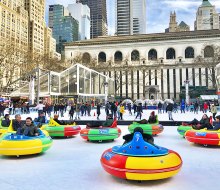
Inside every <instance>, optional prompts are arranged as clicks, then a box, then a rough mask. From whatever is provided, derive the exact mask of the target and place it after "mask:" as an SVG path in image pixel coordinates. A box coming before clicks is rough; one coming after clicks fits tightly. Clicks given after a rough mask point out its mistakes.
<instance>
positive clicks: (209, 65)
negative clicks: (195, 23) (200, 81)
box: [193, 44, 220, 88]
mask: <svg viewBox="0 0 220 190" xmlns="http://www.w3.org/2000/svg"><path fill="white" fill-rule="evenodd" d="M193 62H194V64H196V65H197V66H200V67H201V68H206V69H205V71H203V72H202V73H201V75H203V76H205V77H206V80H207V83H208V84H209V83H211V84H212V87H213V88H215V87H216V81H215V69H214V68H215V66H216V65H217V64H218V63H219V62H220V46H216V45H208V44H205V45H204V48H203V49H202V51H201V55H199V56H197V57H196V58H195V59H194V61H193ZM196 77H198V74H197V76H196Z"/></svg>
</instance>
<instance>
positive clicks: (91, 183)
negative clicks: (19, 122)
mask: <svg viewBox="0 0 220 190" xmlns="http://www.w3.org/2000/svg"><path fill="white" fill-rule="evenodd" d="M83 127H84V126H82V128H83ZM119 127H120V128H121V129H122V135H124V134H126V133H128V130H127V126H119ZM122 143H123V140H122V138H119V139H116V140H115V141H114V142H107V143H91V142H87V141H84V140H83V139H82V138H81V137H80V136H79V135H78V136H76V137H73V138H67V139H54V142H53V146H52V147H51V149H49V150H48V151H47V152H45V153H44V154H42V155H37V156H24V157H20V158H16V157H13V158H10V157H4V156H0V171H1V175H0V189H1V190H139V189H145V190H146V189H150V190H155V189H158V190H161V189H162V190H175V189H177V190H188V189H190V190H211V189H214V188H215V189H218V188H219V187H218V186H219V181H218V179H219V171H220V151H219V148H216V147H206V148H205V147H203V146H198V145H194V144H191V143H189V142H187V141H186V140H185V139H183V138H181V137H180V135H179V134H178V133H177V131H176V127H172V126H169V127H165V129H164V132H163V133H162V134H160V135H158V136H157V137H155V143H156V144H157V145H160V146H163V147H166V148H169V149H172V150H174V151H176V152H178V153H179V154H180V155H181V157H182V159H183V166H182V169H181V171H180V172H179V173H178V174H177V175H176V176H174V177H172V178H169V179H165V180H159V181H148V182H142V183H138V182H136V181H127V180H124V179H118V178H115V177H113V176H111V175H110V174H108V173H106V172H105V171H104V169H103V168H102V166H101V164H100V157H101V155H102V153H103V152H104V150H106V149H108V148H110V147H112V146H114V145H120V144H122Z"/></svg>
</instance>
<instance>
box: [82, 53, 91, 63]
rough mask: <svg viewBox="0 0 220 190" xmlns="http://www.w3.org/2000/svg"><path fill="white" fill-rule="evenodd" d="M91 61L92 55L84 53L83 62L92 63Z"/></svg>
mask: <svg viewBox="0 0 220 190" xmlns="http://www.w3.org/2000/svg"><path fill="white" fill-rule="evenodd" d="M90 61H91V56H90V54H89V53H84V54H83V56H82V62H83V63H90Z"/></svg>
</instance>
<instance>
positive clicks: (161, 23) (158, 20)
mask: <svg viewBox="0 0 220 190" xmlns="http://www.w3.org/2000/svg"><path fill="white" fill-rule="evenodd" d="M115 1H116V0H106V2H107V15H108V31H109V34H110V35H113V34H114V32H115ZM73 2H74V0H46V5H47V7H46V20H48V6H49V5H51V4H61V5H64V6H67V5H68V4H71V3H73ZM209 2H210V3H211V4H212V5H215V6H216V9H217V12H218V13H220V0H209ZM201 4H202V0H146V5H147V11H146V17H147V33H161V32H164V31H165V29H166V28H168V26H169V19H170V12H171V11H176V16H177V22H178V23H180V22H181V21H184V22H185V23H186V24H188V25H189V26H190V30H194V21H195V19H196V12H197V9H198V7H199V6H200V5H201Z"/></svg>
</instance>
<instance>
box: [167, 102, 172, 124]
mask: <svg viewBox="0 0 220 190" xmlns="http://www.w3.org/2000/svg"><path fill="white" fill-rule="evenodd" d="M166 111H167V113H168V117H169V120H173V116H172V112H173V104H172V103H169V104H168V106H167V108H166Z"/></svg>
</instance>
